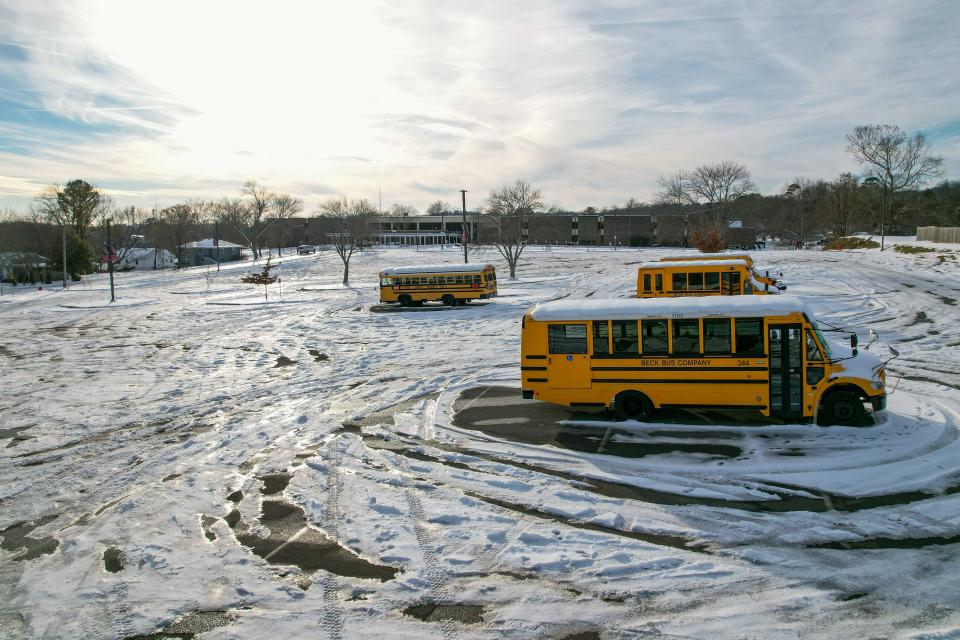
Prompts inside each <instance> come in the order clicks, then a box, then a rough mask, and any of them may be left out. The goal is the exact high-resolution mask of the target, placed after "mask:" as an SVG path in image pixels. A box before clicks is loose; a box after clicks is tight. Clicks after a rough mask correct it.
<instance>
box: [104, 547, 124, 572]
mask: <svg viewBox="0 0 960 640" xmlns="http://www.w3.org/2000/svg"><path fill="white" fill-rule="evenodd" d="M103 568H104V569H105V570H107V571H109V572H110V573H117V572H119V571H121V570H122V569H123V553H122V552H121V551H120V549H117V548H116V547H109V548H107V549H106V550H105V551H104V552H103Z"/></svg>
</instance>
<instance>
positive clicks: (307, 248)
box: [297, 244, 317, 256]
mask: <svg viewBox="0 0 960 640" xmlns="http://www.w3.org/2000/svg"><path fill="white" fill-rule="evenodd" d="M316 252H317V248H316V247H315V246H313V245H312V244H301V245H300V246H299V247H297V254H298V255H301V256H302V255H305V254H308V253H316Z"/></svg>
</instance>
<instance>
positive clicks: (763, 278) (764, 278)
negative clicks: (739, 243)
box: [660, 252, 787, 290]
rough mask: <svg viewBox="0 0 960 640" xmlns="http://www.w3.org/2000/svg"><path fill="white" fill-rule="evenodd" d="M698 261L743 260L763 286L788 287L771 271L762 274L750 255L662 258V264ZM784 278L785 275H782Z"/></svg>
mask: <svg viewBox="0 0 960 640" xmlns="http://www.w3.org/2000/svg"><path fill="white" fill-rule="evenodd" d="M696 260H743V261H744V262H746V263H747V267H748V268H749V269H750V270H751V271H752V272H753V277H754V279H755V280H756V281H757V282H759V283H761V284H768V285H770V286H771V287H774V286H775V287H777V288H778V289H780V290H784V289H786V288H787V287H786V285H784V284H782V283H780V282H779V281H778V280H777V278H776V277H775V276H772V275H770V270H769V269H767V270H766V271H764V272H763V273H760V272H759V271H758V270H757V268H756V266H755V265H754V264H753V258H751V257H750V254H749V253H693V252H691V253H686V254H680V255H675V256H664V257H662V258H660V262H692V261H696ZM780 276H781V277H782V276H783V274H782V273H781V274H780Z"/></svg>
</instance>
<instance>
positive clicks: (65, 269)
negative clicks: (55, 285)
mask: <svg viewBox="0 0 960 640" xmlns="http://www.w3.org/2000/svg"><path fill="white" fill-rule="evenodd" d="M63 288H64V289H66V288H67V223H66V222H64V223H63Z"/></svg>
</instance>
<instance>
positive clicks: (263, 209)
mask: <svg viewBox="0 0 960 640" xmlns="http://www.w3.org/2000/svg"><path fill="white" fill-rule="evenodd" d="M274 197H275V196H274V195H273V194H272V193H270V192H269V191H267V189H266V188H265V187H262V186H260V185H259V184H258V183H257V181H256V180H247V181H246V182H245V183H244V185H243V188H242V189H240V198H241V200H243V202H244V205H245V206H246V209H247V227H248V228H249V234H248V236H247V239H248V241H249V242H250V251H251V252H252V253H253V258H254V260H257V259H259V258H260V249H261V243H262V242H263V236H264V233H265V232H266V229H267V227H268V217H269V214H270V213H271V211H272V208H273V203H274Z"/></svg>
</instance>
